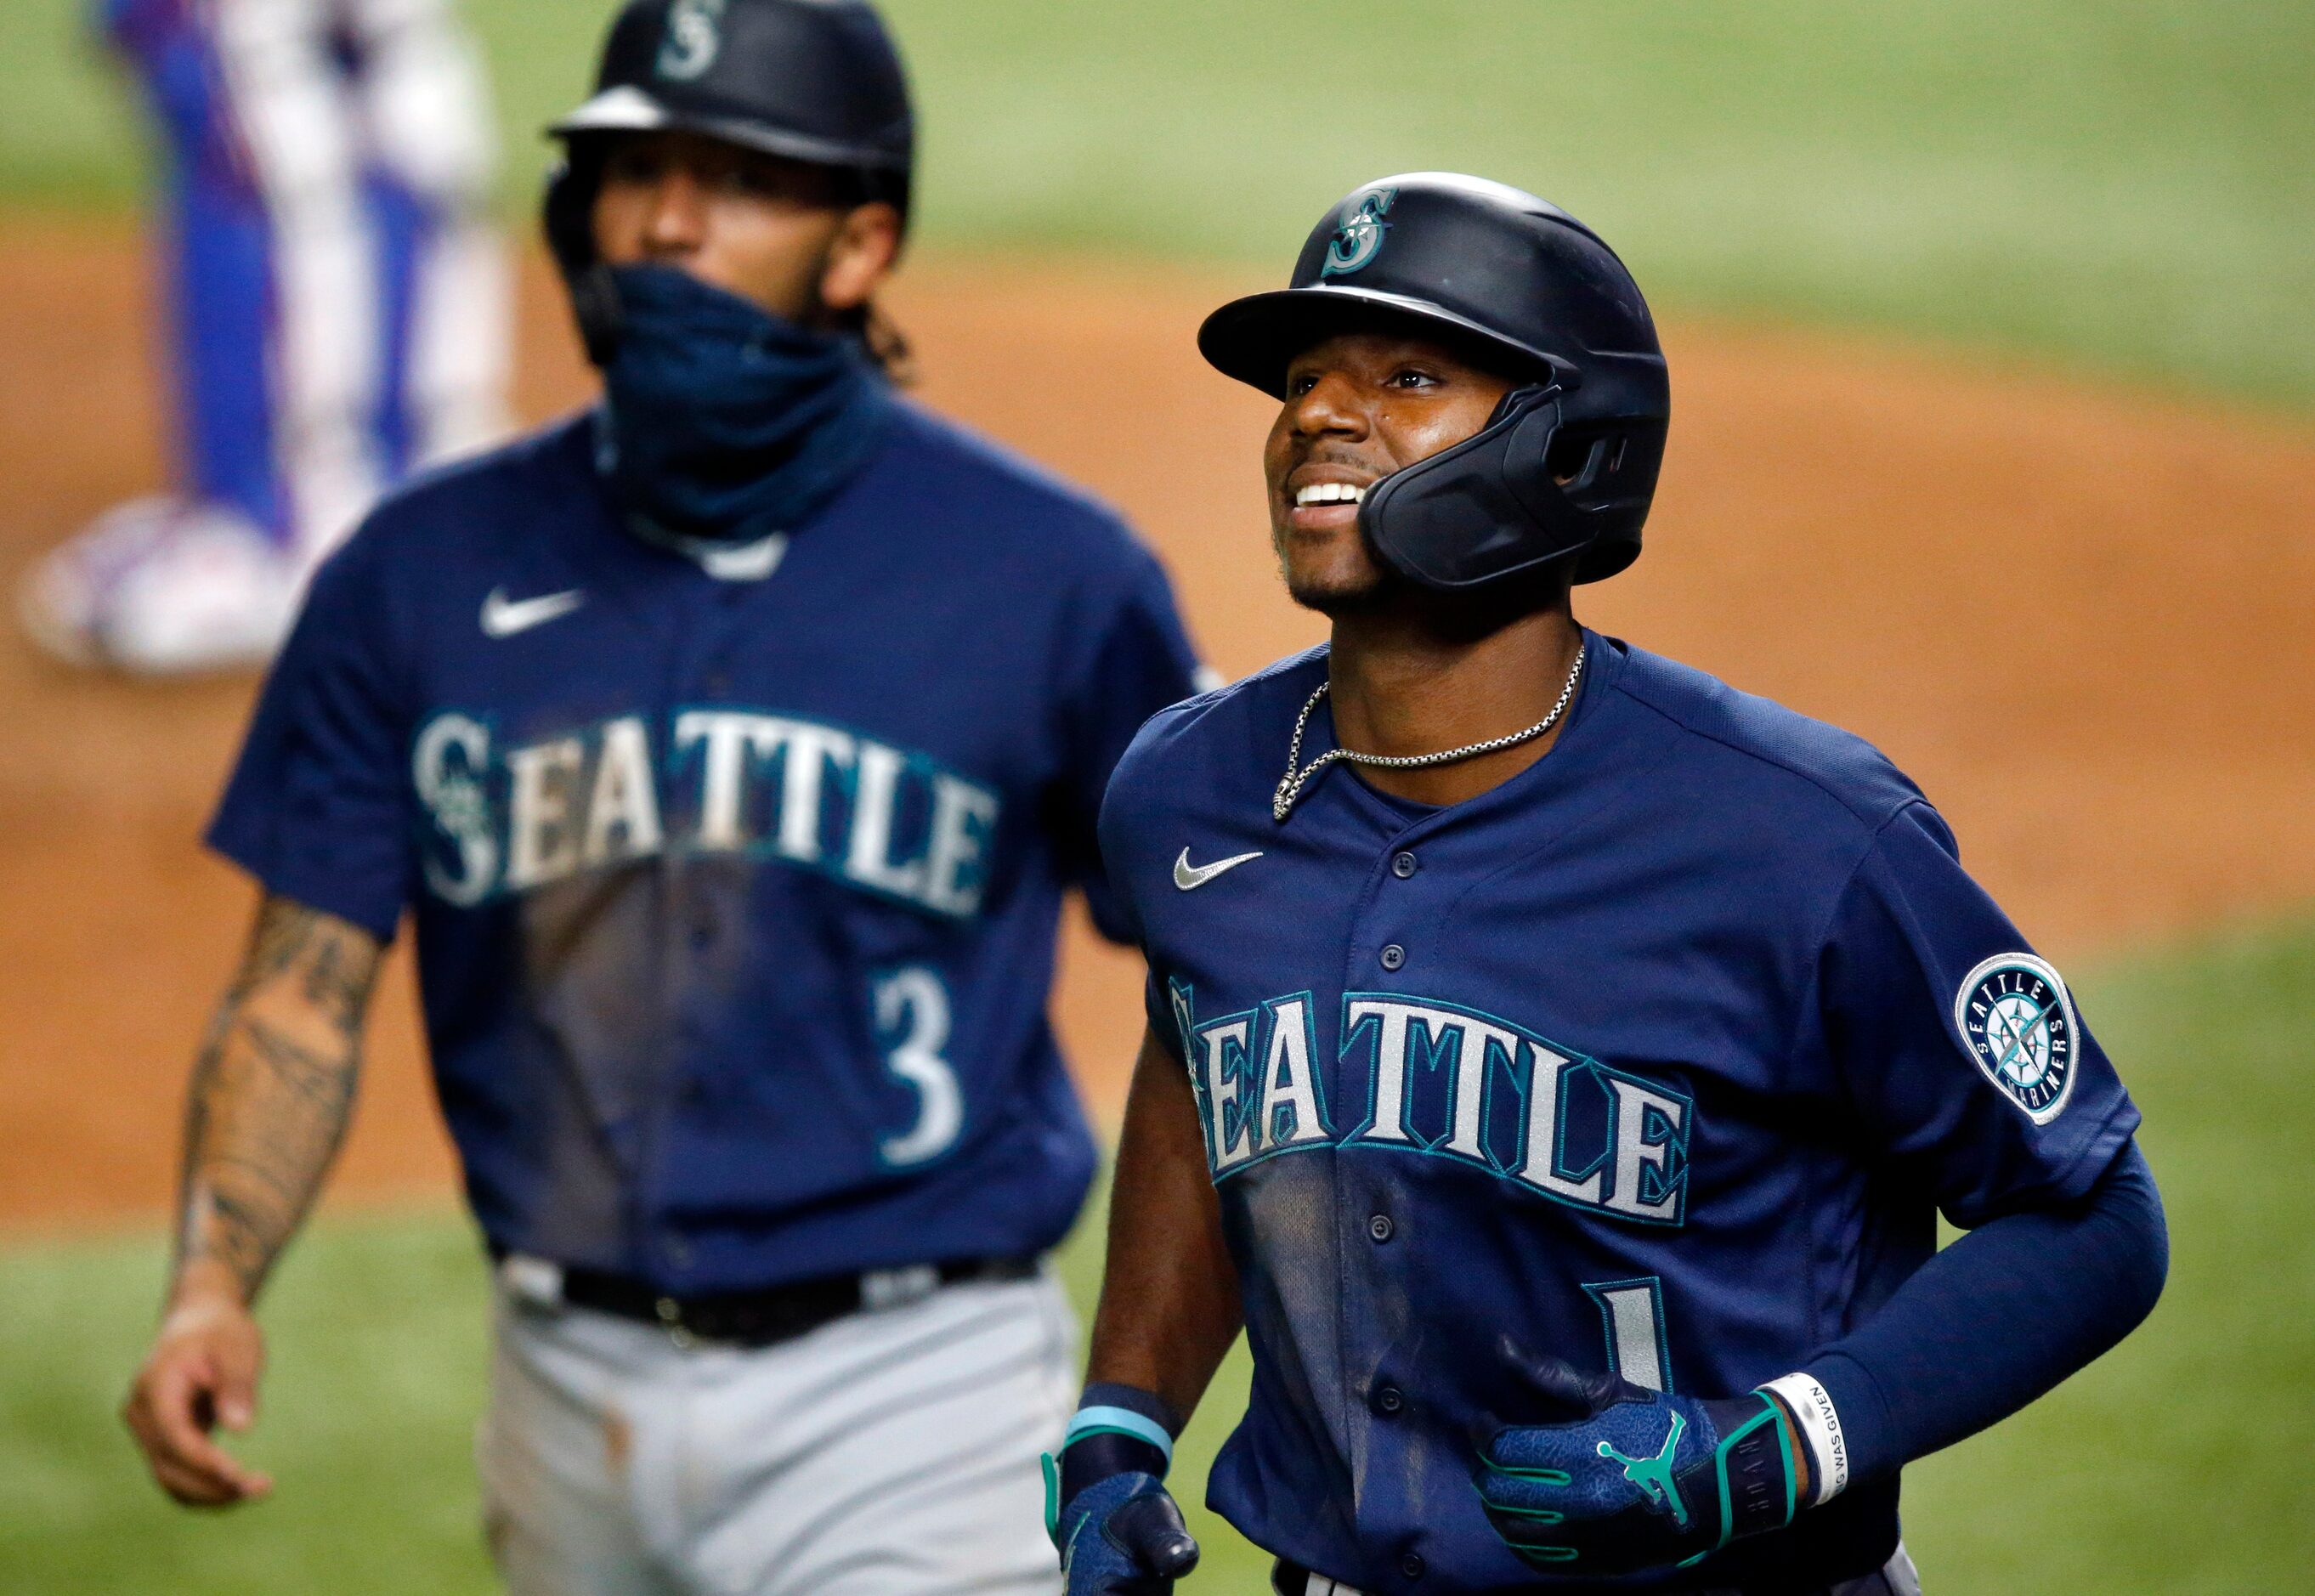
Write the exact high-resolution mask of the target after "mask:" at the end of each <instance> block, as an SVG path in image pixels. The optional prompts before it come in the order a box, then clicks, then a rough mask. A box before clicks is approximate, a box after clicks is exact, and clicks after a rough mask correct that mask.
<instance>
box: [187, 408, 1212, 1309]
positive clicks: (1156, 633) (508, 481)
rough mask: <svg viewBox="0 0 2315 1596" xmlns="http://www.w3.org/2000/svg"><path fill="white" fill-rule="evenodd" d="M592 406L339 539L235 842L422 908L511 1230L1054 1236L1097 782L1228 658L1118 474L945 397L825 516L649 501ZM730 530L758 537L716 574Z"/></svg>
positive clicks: (680, 1245) (484, 1211)
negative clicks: (1122, 511) (1141, 526)
mask: <svg viewBox="0 0 2315 1596" xmlns="http://www.w3.org/2000/svg"><path fill="white" fill-rule="evenodd" d="M701 559H702V560H705V564H703V563H700V561H699V560H695V559H693V558H688V557H686V556H685V555H683V554H678V553H674V552H670V551H667V550H662V549H661V548H657V547H653V546H651V545H646V544H644V543H643V542H641V541H638V540H637V539H636V538H635V537H634V536H631V535H630V534H629V533H628V532H627V531H626V530H625V529H624V528H623V527H622V526H621V525H620V524H619V522H618V521H617V520H616V519H615V514H614V512H613V510H611V508H610V506H609V503H608V500H607V499H606V497H605V495H604V493H603V492H602V491H601V489H600V488H599V485H598V479H597V476H596V474H595V472H594V470H593V468H592V466H591V465H590V426H589V423H588V421H586V420H585V419H584V418H581V420H578V421H572V422H569V423H566V424H564V425H562V426H560V427H558V428H555V429H554V430H550V431H547V432H545V433H544V434H542V435H540V436H538V437H537V438H535V439H530V440H528V441H525V442H522V443H519V444H518V445H516V446H514V447H513V448H509V449H507V450H504V451H502V452H501V453H498V454H496V455H492V456H490V457H485V458H483V459H481V460H479V461H476V462H474V463H472V464H467V465H460V466H457V467H453V468H451V469H449V470H448V471H446V472H444V473H443V474H439V475H436V476H434V477H432V478H430V479H429V480H426V481H424V482H421V483H419V484H417V485H415V486H414V487H412V488H411V489H409V490H406V491H405V492H403V493H401V494H400V495H398V496H397V497H395V499H393V500H392V501H389V502H388V503H386V505H385V506H384V507H383V508H381V509H380V510H378V511H377V513H376V514H375V515H374V516H373V517H372V518H371V519H370V520H369V522H368V524H367V525H366V526H365V527H364V528H362V529H361V530H360V531H359V533H358V534H357V535H356V536H354V537H353V539H352V540H351V541H350V543H349V544H348V545H347V546H346V547H345V548H344V549H343V550H342V551H341V552H340V553H339V554H337V555H336V556H335V557H334V558H333V559H332V560H331V561H330V562H329V563H327V564H326V565H325V566H324V568H323V569H322V571H321V572H320V573H319V574H318V575H317V576H316V578H315V582H314V585H313V590H312V592H311V595H310V597H309V599H308V601H307V604H306V610H305V613H304V615H303V616H302V617H301V619H300V620H299V622H298V625H297V629H296V633H295V634H294V635H293V636H292V638H291V639H290V641H289V643H288V647H287V648H286V650H285V651H284V652H283V654H282V656H281V658H280V660H279V662H278V664H277V665H276V666H275V668H274V671H273V675H272V678H271V681H270V682H269V683H268V685H267V687H266V689H265V693H264V696H263V697H262V701H261V702H260V704H259V706H258V709H257V713H256V717H255V720H254V723H253V725H252V727H251V730H250V732H249V738H248V743H247V746H246V748H245V749H244V752H243V755H242V758H241V762H240V766H239V768H238V769H237V770H236V772H235V775H234V777H233V780H232V783H231V785H230V786H229V787H228V789H227V791H226V796H225V800H224V802H223V805H222V808H221V810H220V811H219V813H218V815H217V819H216V821H215V823H214V825H213V827H212V829H211V831H210V840H211V842H212V843H213V845H214V846H215V847H217V848H218V849H220V850H221V851H222V852H224V853H225V854H226V855H227V856H230V857H231V858H233V859H235V860H236V861H237V862H239V863H240V864H241V865H244V867H246V868H247V869H248V870H249V871H250V872H252V873H253V874H254V875H255V876H256V877H257V878H258V879H259V880H260V881H261V882H262V883H263V884H264V886H265V887H266V888H267V889H268V890H270V891H272V892H275V893H279V894H280V895H282V896H284V897H287V898H290V899H293V900H297V901H298V902H301V903H305V904H307V905H310V906H312V907H314V908H316V909H324V910H326V911H328V912H330V913H333V914H336V915H340V916H342V917H343V918H347V919H350V920H351V921H353V922H355V923H356V924H358V925H360V926H363V927H368V929H369V930H370V931H372V932H373V933H375V934H377V935H379V936H381V937H385V936H388V935H391V934H392V933H393V931H394V929H395V924H396V921H397V918H398V917H399V916H400V915H401V914H402V913H403V912H404V909H410V910H412V912H413V918H414V926H415V931H416V936H417V945H418V957H419V969H420V976H421V993H422V998H423V1001H424V1006H425V1014H426V1024H427V1033H428V1038H429V1041H430V1051H431V1053H432V1059H433V1067H434V1073H435V1078H436V1083H437V1086H438V1087H439V1095H440V1098H441V1103H442V1106H443V1109H444V1112H445V1114H446V1117H447V1119H448V1124H449V1128H450V1131H451V1134H452V1136H453V1138H454V1139H456V1141H457V1147H458V1151H459V1153H460V1156H461V1160H462V1163H463V1166H464V1169H465V1175H466V1186H467V1191H468V1193H469V1196H470V1198H471V1200H472V1201H473V1203H474V1207H475V1211H476V1214H477V1215H478V1217H479V1219H480V1220H481V1223H482V1226H483V1230H484V1232H485V1233H486V1234H487V1236H488V1237H490V1239H491V1240H492V1243H494V1244H495V1245H496V1246H501V1247H503V1248H509V1249H516V1250H520V1251H524V1252H528V1253H533V1254H537V1255H543V1256H545V1257H548V1258H552V1259H555V1260H558V1261H561V1262H563V1263H565V1264H586V1265H590V1266H592V1267H596V1268H603V1269H613V1270H619V1271H623V1272H629V1273H633V1274H638V1275H642V1276H643V1277H645V1278H647V1279H649V1280H651V1281H653V1282H655V1283H656V1284H658V1285H659V1286H660V1287H661V1289H664V1290H678V1291H713V1290H730V1289H739V1288H744V1287H752V1286H760V1285H767V1284H773V1283H776V1282H778V1281H784V1280H788V1279H793V1278H799V1277H807V1276H812V1275H818V1274H824V1273H829V1272H843V1271H850V1270H855V1269H867V1268H873V1267H882V1266H886V1265H893V1264H909V1263H915V1262H934V1261H938V1260H942V1259H946V1258H953V1257H964V1256H971V1255H984V1254H1001V1253H1026V1252H1032V1251H1034V1250H1037V1249H1040V1248H1042V1247H1045V1246H1050V1245H1051V1243H1053V1242H1054V1241H1055V1240H1057V1239H1058V1238H1059V1237H1060V1235H1061V1234H1062V1233H1063V1231H1064V1230H1065V1229H1066V1228H1068V1226H1069V1222H1070V1220H1071V1219H1072V1218H1073V1217H1074V1216H1075V1214H1076V1213H1077V1210H1078V1206H1079V1204H1080V1202H1081V1201H1082V1199H1083V1196H1084V1193H1085V1190H1086V1187H1087V1183H1088V1181H1089V1179H1090V1177H1091V1173H1092V1169H1093V1166H1094V1156H1093V1148H1092V1146H1091V1143H1090V1141H1089V1139H1088V1136H1087V1130H1086V1127H1085V1124H1084V1122H1083V1119H1082V1116H1081V1113H1080V1111H1079V1109H1078V1103H1077V1100H1076V1097H1075V1095H1074V1093H1073V1092H1072V1090H1071V1088H1070V1086H1069V1080H1068V1078H1067V1077H1066V1074H1065V1072H1064V1069H1063V1067H1062V1062H1061V1059H1060V1054H1059V1051H1058V1050H1057V1048H1056V1046H1055V1043H1054V1041H1053V1038H1052V1036H1051V1032H1050V1030H1049V1027H1048V1025H1047V1022H1046V999H1047V993H1048V988H1049V985H1050V980H1051V971H1052V967H1053V948H1054V940H1055V927H1056V922H1057V915H1058V912H1059V907H1060V900H1061V896H1062V894H1063V892H1064V891H1065V890H1066V889H1067V888H1069V887H1070V886H1072V885H1082V886H1084V887H1085V888H1086V889H1087V892H1088V894H1089V896H1090V898H1091V900H1092V904H1093V908H1094V912H1095V918H1096V920H1098V921H1100V922H1101V923H1102V924H1103V925H1104V928H1105V929H1107V930H1109V931H1110V932H1111V934H1112V935H1116V934H1117V932H1118V919H1117V916H1116V912H1115V908H1114V905H1113V902H1112V901H1111V900H1110V898H1109V895H1108V893H1107V891H1105V889H1104V886H1103V884H1102V882H1101V878H1100V869H1099V861H1098V855H1097V853H1096V851H1095V836H1094V826H1095V817H1096V815H1097V813H1098V811H1099V807H1100V801H1101V794H1102V791H1103V788H1104V785H1105V784H1106V782H1107V779H1108V776H1109V773H1110V771H1111V770H1112V769H1113V767H1114V765H1115V763H1116V760H1117V758H1118V755H1119V754H1120V753H1121V752H1122V749H1124V747H1125V745H1126V744H1127V742H1128V741H1129V740H1131V737H1132V735H1133V732H1134V731H1135V729H1136V728H1138V727H1139V726H1140V724H1141V723H1142V722H1143V721H1144V720H1145V719H1147V718H1148V716H1149V714H1151V713H1152V712H1154V711H1156V710H1158V709H1159V708H1161V707H1163V706H1164V705H1167V704H1170V703H1173V702H1175V701H1177V700H1179V699H1181V698H1182V697H1184V696H1186V695H1187V694H1188V693H1189V692H1190V691H1191V690H1192V688H1193V670H1194V669H1195V667H1194V662H1193V658H1192V655H1191V652H1190V649H1189V645H1188V643H1187V642H1186V641H1185V639H1184V634H1183V631H1182V627H1181V625H1180V622H1179V620H1178V618H1177V617H1176V615H1175V609H1174V605H1173V601H1172V599H1171V596H1170V594H1169V592H1168V590H1167V587H1166V581H1165V578H1164V576H1163V574H1162V573H1161V572H1160V571H1159V569H1158V564H1157V562H1156V561H1155V560H1154V559H1153V558H1152V556H1151V555H1150V554H1149V553H1148V552H1147V551H1146V550H1145V549H1144V548H1143V547H1142V546H1140V545H1139V544H1138V543H1137V542H1136V541H1135V540H1134V539H1133V538H1132V536H1131V535H1130V534H1129V533H1128V532H1127V531H1126V529H1125V528H1123V527H1122V526H1121V525H1120V524H1119V522H1118V521H1117V520H1116V519H1115V518H1113V516H1111V515H1110V514H1108V513H1107V512H1106V511H1104V510H1102V509H1101V508H1099V507H1098V506H1096V505H1094V504H1092V503H1090V502H1089V501H1087V500H1086V499H1084V498H1082V497H1080V496H1078V494H1076V493H1075V492H1071V491H1069V490H1068V489H1066V488H1064V487H1063V486H1061V485H1060V484H1059V483H1056V482H1053V481H1051V480H1050V479H1048V478H1047V477H1045V476H1043V475H1042V474H1039V473H1038V472H1036V471H1035V470H1034V469H1033V468H1032V467H1030V466H1028V465H1025V464H1024V463H1023V462H1020V461H1017V460H1016V459H1014V458H1012V457H1009V456H1007V455H1005V454H1003V453H1001V452H1000V451H998V450H997V449H996V448H992V447H990V446H989V445H987V444H984V443H981V442H980V441H977V440H975V439H971V438H970V437H969V436H967V435H965V434H963V433H962V431H961V430H958V429H955V428H953V427H952V426H950V425H949V424H947V423H945V422H944V421H939V420H937V419H936V418H934V417H932V416H930V415H928V414H927V413H925V412H921V411H919V410H917V409H914V408H913V407H909V406H906V405H903V406H900V407H899V412H898V414H897V415H896V416H895V418H894V419H893V420H892V421H891V425H890V428H889V433H888V439H887V441H886V443H885V444H884V446H883V449H882V451H881V453H880V454H879V455H878V456H877V457H875V459H874V461H873V462H872V463H871V464H870V465H868V466H867V467H865V469H864V470H863V472H862V473H861V474H860V475H859V476H858V477H857V478H856V479H855V480H854V481H853V482H852V483H850V484H849V485H848V486H847V488H846V489H845V490H844V492H842V493H841V494H840V495H839V496H838V499H837V500H836V501H834V502H833V503H831V504H830V505H829V507H828V508H827V509H826V510H823V511H821V512H820V514H819V515H817V516H816V517H814V518H813V519H812V522H811V523H810V524H808V525H807V526H804V527H803V528H799V529H798V530H797V531H796V532H795V534H794V536H793V537H792V538H785V539H773V540H768V541H767V542H766V543H764V544H761V545H753V546H751V547H748V548H742V549H737V550H726V551H723V552H722V553H721V554H716V555H712V556H711V555H702V556H701ZM719 573H720V574H719Z"/></svg>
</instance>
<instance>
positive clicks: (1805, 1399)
mask: <svg viewBox="0 0 2315 1596" xmlns="http://www.w3.org/2000/svg"><path fill="white" fill-rule="evenodd" d="M1761 1389H1762V1390H1763V1391H1773V1392H1775V1393H1776V1394H1777V1396H1778V1397H1779V1398H1781V1399H1782V1400H1783V1402H1784V1405H1785V1406H1786V1407H1787V1408H1788V1409H1789V1410H1791V1413H1792V1415H1793V1418H1794V1420H1795V1422H1796V1423H1797V1424H1798V1425H1799V1428H1800V1432H1801V1440H1802V1441H1803V1442H1804V1443H1805V1444H1806V1445H1807V1447H1808V1450H1809V1485H1810V1491H1809V1499H1808V1505H1809V1506H1811V1507H1816V1506H1820V1505H1822V1504H1823V1503H1827V1502H1830V1501H1832V1499H1833V1498H1834V1497H1836V1496H1838V1495H1840V1494H1841V1493H1842V1492H1843V1491H1845V1490H1847V1489H1848V1488H1849V1441H1848V1438H1847V1437H1846V1436H1844V1435H1842V1434H1841V1432H1840V1413H1839V1412H1838V1411H1837V1410H1835V1408H1834V1407H1833V1405H1832V1396H1831V1395H1830V1394H1829V1393H1827V1392H1826V1390H1825V1388H1823V1386H1821V1385H1819V1384H1818V1383H1817V1382H1816V1381H1815V1380H1814V1379H1811V1378H1810V1377H1809V1376H1807V1375H1805V1374H1787V1375H1785V1376H1783V1377H1782V1378H1781V1379H1772V1380H1770V1382H1769V1383H1768V1384H1767V1385H1765V1386H1762V1387H1761Z"/></svg>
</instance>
